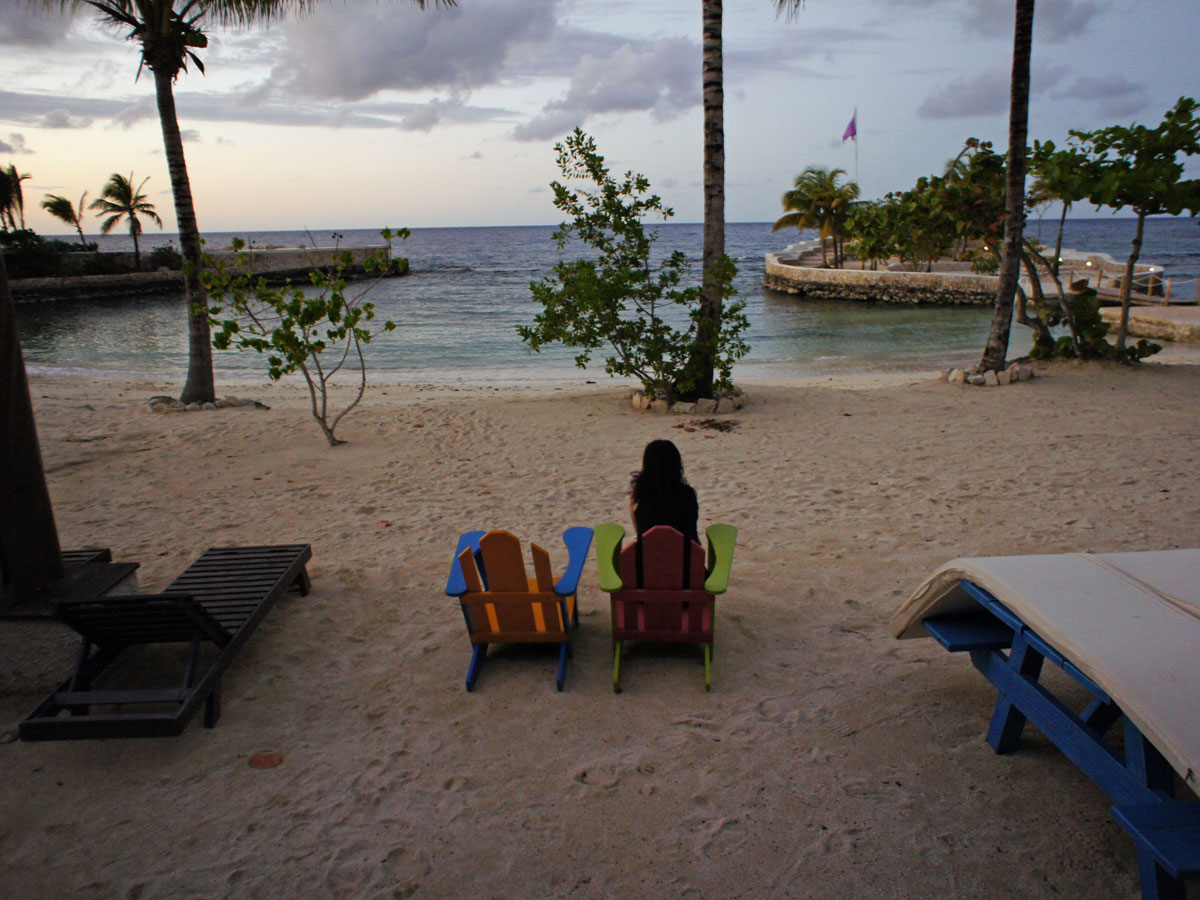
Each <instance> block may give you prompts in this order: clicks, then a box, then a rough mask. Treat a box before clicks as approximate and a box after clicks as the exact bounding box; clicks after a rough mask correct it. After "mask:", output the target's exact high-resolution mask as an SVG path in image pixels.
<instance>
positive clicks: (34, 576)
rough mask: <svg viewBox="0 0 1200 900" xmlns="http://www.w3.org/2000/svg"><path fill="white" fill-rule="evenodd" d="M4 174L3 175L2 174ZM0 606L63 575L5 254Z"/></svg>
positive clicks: (0, 356) (0, 350) (0, 292)
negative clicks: (6, 269)
mask: <svg viewBox="0 0 1200 900" xmlns="http://www.w3.org/2000/svg"><path fill="white" fill-rule="evenodd" d="M0 174H2V173H0ZM0 460H3V466H4V471H3V473H2V477H0V608H3V607H4V606H6V605H7V604H9V603H11V602H12V601H13V600H14V598H15V597H19V596H20V595H22V594H30V593H34V592H36V591H39V590H42V589H43V588H45V587H46V586H47V585H49V584H51V583H53V582H54V581H55V580H57V579H59V578H61V577H62V574H63V568H62V554H61V552H60V549H59V545H58V531H57V529H55V527H54V512H53V510H52V509H51V506H50V493H49V491H48V490H47V488H46V475H45V470H44V469H43V468H42V452H41V449H40V448H39V447H38V440H37V426H36V425H35V424H34V420H33V404H32V403H31V401H30V398H29V382H28V381H27V380H26V378H25V363H24V360H23V359H22V358H21V342H20V340H19V339H18V338H17V317H16V312H15V311H14V309H13V303H12V297H11V295H10V294H9V290H8V275H7V274H6V272H5V269H4V254H3V253H0Z"/></svg>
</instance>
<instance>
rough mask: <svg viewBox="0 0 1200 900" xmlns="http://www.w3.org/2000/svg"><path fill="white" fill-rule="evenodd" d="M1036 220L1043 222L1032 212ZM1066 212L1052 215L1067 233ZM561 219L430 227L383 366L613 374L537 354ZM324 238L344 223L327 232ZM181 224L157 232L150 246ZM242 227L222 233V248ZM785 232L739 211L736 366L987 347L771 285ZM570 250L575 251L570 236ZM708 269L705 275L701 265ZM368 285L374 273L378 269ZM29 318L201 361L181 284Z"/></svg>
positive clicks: (966, 358)
mask: <svg viewBox="0 0 1200 900" xmlns="http://www.w3.org/2000/svg"><path fill="white" fill-rule="evenodd" d="M1030 227H1031V228H1035V227H1036V222H1031V223H1030ZM1053 228H1054V226H1053V225H1052V224H1050V223H1049V222H1047V223H1045V224H1044V225H1043V232H1044V234H1043V239H1044V240H1046V241H1047V242H1052V240H1053ZM553 231H554V228H553V227H551V226H530V227H517V228H428V229H417V230H414V231H413V233H412V237H411V238H410V239H409V240H408V241H407V242H405V243H404V244H403V245H399V246H398V248H397V252H398V253H400V254H401V255H404V256H406V257H408V259H409V260H410V262H411V265H412V274H411V275H409V276H408V277H405V278H393V279H387V280H385V281H383V282H381V283H380V284H379V285H378V286H377V287H376V288H375V289H374V291H373V292H372V293H371V295H370V299H371V300H372V301H373V302H374V303H375V305H376V308H377V311H378V313H379V314H380V316H382V317H383V318H387V319H391V320H393V321H395V322H396V323H397V326H398V327H397V329H396V331H394V332H392V333H391V334H387V335H382V336H380V337H378V338H377V339H376V340H375V341H373V342H372V343H371V344H370V345H369V347H368V354H369V356H368V365H369V367H370V369H371V373H372V376H371V377H372V380H374V381H377V382H406V383H412V382H463V383H484V382H496V381H499V382H505V383H536V382H544V381H561V380H566V381H583V380H585V379H600V378H603V377H605V376H604V372H603V366H602V364H595V363H593V365H592V366H591V367H589V369H588V370H587V371H586V372H585V371H581V370H579V369H577V368H575V366H574V362H573V357H574V354H573V352H572V351H570V350H567V349H566V348H561V347H552V348H548V349H545V350H543V351H542V352H541V353H539V354H533V353H530V352H529V351H528V350H527V349H526V348H525V346H524V345H523V344H522V343H521V341H520V340H519V338H518V337H517V334H516V331H515V328H516V326H517V325H518V324H527V323H528V322H530V321H531V320H532V318H533V316H534V315H535V314H536V313H537V311H538V306H537V305H536V304H535V303H534V302H533V301H532V299H531V298H530V294H529V282H530V281H534V280H540V279H541V278H542V277H543V276H545V275H547V274H548V273H549V270H550V268H551V266H553V264H554V262H555V260H556V259H557V258H558V251H557V249H556V247H555V245H554V243H553V241H552V240H551V234H552V232H553ZM659 233H660V241H659V244H658V246H659V247H660V248H661V249H662V250H663V251H669V250H672V249H675V248H678V249H682V250H683V251H684V252H685V253H686V254H687V255H688V257H689V258H690V259H691V260H692V261H693V263H694V267H695V270H696V272H697V273H698V270H699V256H700V244H701V226H700V225H664V226H659ZM1132 234H1133V220H1128V219H1105V220H1073V221H1070V222H1068V231H1067V237H1066V240H1065V242H1064V244H1065V246H1068V247H1071V248H1073V249H1077V250H1087V251H1092V252H1105V253H1109V254H1111V255H1113V256H1114V257H1116V258H1122V256H1123V255H1124V254H1126V253H1127V252H1128V241H1129V240H1130V239H1131V238H1132ZM243 236H244V237H247V238H248V239H251V240H253V242H254V243H255V244H256V245H258V246H280V247H289V246H291V247H294V246H300V245H302V244H306V243H307V242H308V236H307V235H306V234H305V232H302V231H294V232H251V233H248V234H245V235H243ZM313 236H314V237H315V238H316V239H317V240H318V241H319V242H321V243H331V238H332V235H331V234H330V233H328V232H321V231H316V232H314V234H313ZM172 237H173V236H172V235H157V234H156V235H147V236H145V237H144V238H143V240H142V243H143V248H144V249H145V248H146V247H147V246H150V247H152V246H154V245H155V244H156V243H166V242H168V241H169V240H170V239H171V238H172ZM231 237H232V235H229V234H210V235H208V236H207V239H208V242H209V245H210V246H213V247H220V246H224V245H226V244H228V242H229V239H230V238H231ZM796 238H797V236H796V234H795V233H794V232H793V233H790V234H789V233H784V232H781V233H778V234H772V233H771V229H770V225H769V224H765V223H745V224H733V225H729V226H728V229H727V237H726V251H727V252H728V253H729V255H730V256H731V257H733V259H734V260H735V262H736V263H737V265H738V268H739V274H738V278H737V281H736V282H735V286H736V287H737V289H738V294H739V297H740V298H741V299H743V300H745V301H746V304H747V315H748V316H749V319H750V325H751V327H750V331H749V334H748V340H749V342H750V346H751V352H750V355H749V356H748V357H747V358H746V359H745V360H743V361H742V362H741V363H739V364H738V366H737V368H736V369H735V373H734V374H735V377H745V378H771V377H785V378H786V377H795V376H814V375H824V374H839V375H840V374H869V373H878V372H892V371H905V370H929V369H936V368H945V367H948V366H951V365H961V364H971V363H974V362H976V361H977V360H978V358H979V356H980V354H981V352H982V348H983V343H984V339H985V337H986V335H987V329H988V323H989V321H990V315H991V313H990V310H988V309H983V308H978V309H955V308H934V307H923V308H901V307H895V306H889V305H886V304H869V303H850V302H828V301H813V300H804V299H799V298H796V297H792V296H790V295H787V294H780V293H776V292H774V291H769V290H766V289H765V288H763V286H762V279H763V254H764V253H765V252H769V251H774V250H781V249H783V247H785V246H786V245H787V244H789V243H791V242H793V241H794V240H796ZM338 240H340V242H341V243H342V244H343V245H346V246H360V245H370V244H373V243H378V242H379V235H378V232H377V231H374V230H361V231H348V232H342V233H341V234H340V235H339V237H338ZM102 241H103V243H102V249H113V250H117V249H125V246H126V245H127V244H129V239H128V237H120V236H115V235H114V236H109V237H107V238H104V239H102ZM566 255H567V256H568V257H572V256H573V255H575V251H572V249H571V248H568V251H567V254H566ZM1143 260H1144V261H1148V262H1154V263H1157V264H1161V265H1165V266H1167V268H1168V274H1170V275H1173V276H1176V277H1184V276H1187V275H1189V274H1190V276H1191V277H1192V278H1194V277H1195V275H1196V274H1197V273H1198V272H1200V229H1197V227H1196V224H1195V223H1194V222H1191V221H1187V220H1153V221H1151V222H1149V223H1148V226H1147V237H1146V242H1145V247H1144V250H1143ZM697 277H698V274H697ZM361 284H364V285H365V284H366V283H365V282H363V283H361ZM17 318H18V327H19V331H20V336H21V342H22V346H23V349H24V353H25V359H26V363H27V365H28V366H29V369H30V371H32V372H62V371H69V372H81V373H83V372H101V373H114V374H117V373H129V374H139V375H147V376H151V377H160V376H165V375H170V376H173V377H174V376H178V374H179V373H182V372H184V371H185V370H186V367H187V340H186V330H185V304H184V301H183V298H182V296H180V295H178V294H168V295H165V296H159V297H143V298H134V299H111V300H88V301H79V300H72V301H66V300H60V301H53V300H51V301H39V302H27V303H19V304H17ZM1029 344H1030V337H1029V332H1028V330H1027V329H1025V328H1022V327H1020V326H1014V327H1013V339H1012V353H1011V355H1013V356H1016V355H1019V354H1020V353H1023V352H1024V351H1025V350H1026V349H1028V347H1029ZM214 356H215V363H214V364H215V366H216V369H217V371H218V378H219V379H225V380H231V379H232V380H237V379H239V378H249V377H258V375H259V373H261V372H262V371H263V368H264V367H263V364H262V361H261V360H260V359H258V357H257V355H256V354H253V353H248V352H238V351H224V352H215V354H214Z"/></svg>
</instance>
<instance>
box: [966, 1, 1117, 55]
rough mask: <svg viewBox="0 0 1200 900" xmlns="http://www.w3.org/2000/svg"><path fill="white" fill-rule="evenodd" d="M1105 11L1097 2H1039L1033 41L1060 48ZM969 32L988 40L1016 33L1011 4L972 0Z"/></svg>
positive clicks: (969, 10) (968, 14)
mask: <svg viewBox="0 0 1200 900" xmlns="http://www.w3.org/2000/svg"><path fill="white" fill-rule="evenodd" d="M1102 11H1103V5H1102V4H1101V3H1099V2H1097V0H1038V4H1037V12H1036V14H1035V15H1034V18H1033V39H1034V40H1035V41H1041V40H1045V41H1047V42H1049V43H1051V44H1061V43H1063V42H1064V41H1067V40H1069V39H1071V38H1077V37H1079V36H1081V35H1083V34H1085V33H1086V32H1087V29H1088V26H1089V25H1090V24H1091V23H1092V20H1093V19H1095V18H1096V16H1097V15H1099V14H1100V13H1101V12H1102ZM962 23H963V27H964V28H965V29H966V30H967V31H972V32H975V33H976V34H982V35H985V36H988V37H990V36H993V35H1006V36H1008V37H1009V39H1010V40H1011V36H1012V30H1013V4H1012V0H971V2H970V3H968V4H967V8H966V10H965V11H964V12H963V13H962Z"/></svg>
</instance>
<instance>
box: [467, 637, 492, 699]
mask: <svg viewBox="0 0 1200 900" xmlns="http://www.w3.org/2000/svg"><path fill="white" fill-rule="evenodd" d="M487 648H488V645H487V644H476V645H475V649H474V651H472V653H471V664H470V665H469V666H467V691H468V692H470V691H473V690H475V681H476V680H477V679H478V678H479V670H480V669H482V668H483V658H484V657H485V656H487Z"/></svg>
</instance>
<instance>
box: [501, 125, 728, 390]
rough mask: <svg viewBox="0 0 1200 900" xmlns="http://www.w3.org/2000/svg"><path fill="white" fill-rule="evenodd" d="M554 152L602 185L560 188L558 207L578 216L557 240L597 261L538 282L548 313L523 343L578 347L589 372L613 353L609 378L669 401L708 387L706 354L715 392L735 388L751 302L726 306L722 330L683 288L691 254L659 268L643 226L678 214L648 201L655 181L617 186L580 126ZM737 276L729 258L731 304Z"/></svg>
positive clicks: (567, 166) (633, 178) (568, 169)
mask: <svg viewBox="0 0 1200 900" xmlns="http://www.w3.org/2000/svg"><path fill="white" fill-rule="evenodd" d="M554 149H555V150H556V152H557V153H558V167H559V170H560V171H561V172H562V174H563V177H564V178H568V179H575V180H582V181H586V182H590V183H591V184H592V185H593V186H594V190H591V191H586V190H578V191H576V190H571V189H570V188H568V187H567V186H566V185H564V184H562V183H561V182H558V181H554V182H552V183H551V185H550V187H551V188H552V190H553V191H554V205H555V206H556V207H557V208H558V209H559V210H560V211H561V212H563V213H564V214H566V215H567V216H569V217H570V218H571V221H569V222H564V223H562V224H561V225H560V226H559V229H558V231H556V232H555V233H554V240H555V241H556V243H557V244H558V247H559V249H560V250H562V249H565V248H566V246H567V244H568V242H569V241H570V239H571V238H572V237H575V238H577V239H578V240H579V241H581V242H582V243H584V244H586V245H587V246H588V247H590V248H592V249H593V250H594V251H595V254H596V256H595V258H590V259H577V260H574V261H570V262H567V261H561V262H559V263H558V264H557V265H556V266H555V267H554V274H553V276H550V277H547V278H545V279H543V280H542V281H541V282H532V283H531V284H530V290H531V291H532V293H533V299H534V300H535V301H537V302H538V303H539V304H540V305H541V307H542V311H541V312H540V313H538V314H537V316H535V317H534V320H533V324H532V325H528V326H525V325H521V326H518V327H517V332H518V334H520V336H521V339H522V340H524V341H525V343H527V344H528V345H529V347H530V348H531V349H533V350H534V351H537V350H540V349H541V348H542V347H543V346H544V345H546V344H550V343H554V342H561V343H563V344H565V345H567V346H569V347H575V348H578V349H579V350H580V352H579V354H578V355H577V356H576V357H575V362H576V364H577V365H578V366H579V367H580V368H582V367H584V366H586V365H587V363H588V361H589V360H590V359H591V357H592V354H593V353H594V352H596V351H597V350H600V349H601V348H603V347H605V346H607V348H608V351H609V352H608V355H607V356H605V358H604V369H605V371H606V372H607V373H608V374H609V375H614V376H633V377H636V378H638V379H639V380H640V381H641V382H642V386H643V388H644V389H645V390H646V392H647V393H648V394H653V395H656V396H660V397H663V398H666V399H670V400H675V399H685V400H693V399H696V397H697V391H698V389H699V386H700V385H701V383H702V379H701V377H700V374H701V373H698V372H697V371H696V368H695V366H694V365H691V364H690V363H691V360H692V359H693V358H695V357H696V356H697V353H696V351H697V348H698V347H702V349H704V350H706V351H707V355H708V356H710V357H711V358H712V359H713V361H714V367H715V374H716V378H715V386H716V387H717V388H728V387H730V386H731V381H730V375H731V372H732V369H733V364H734V362H735V361H736V360H737V359H740V358H741V357H742V356H744V355H745V354H746V353H747V351H748V350H749V347H748V346H747V344H746V343H745V341H744V340H743V339H742V334H743V333H744V332H745V329H746V328H747V327H748V325H749V323H748V321H747V319H746V316H745V313H744V312H743V309H744V306H745V304H743V303H740V302H739V303H733V304H731V305H729V306H727V307H725V309H724V312H723V315H722V317H721V319H720V322H719V325H717V326H716V327H714V326H713V323H712V320H711V319H710V318H709V317H708V316H706V315H705V314H704V312H703V311H702V309H701V297H700V288H699V287H681V286H680V285H681V284H682V283H683V281H684V279H685V278H686V277H687V274H688V271H689V266H688V263H687V259H686V258H685V256H684V254H683V253H682V252H681V251H678V250H676V251H675V252H673V253H671V254H670V255H669V256H667V257H666V258H665V259H664V260H662V262H660V263H658V264H657V265H655V264H653V263H652V262H651V249H652V246H653V243H654V241H655V236H654V235H649V234H647V233H646V230H645V228H644V227H643V224H642V219H643V217H645V216H647V215H650V214H654V215H658V216H661V217H662V218H663V219H669V218H670V217H671V215H672V214H673V213H672V211H671V210H670V209H669V208H667V207H664V206H663V204H662V200H661V198H659V197H658V196H657V195H654V194H650V193H649V191H650V183H649V181H647V179H646V178H645V177H644V176H642V175H636V174H634V173H632V172H627V173H625V175H624V177H623V178H622V179H621V180H620V181H618V180H616V179H614V178H613V177H612V175H611V174H610V172H609V170H608V168H607V166H605V164H604V157H602V156H601V155H600V154H599V153H598V152H597V151H596V144H595V141H594V140H593V139H592V138H591V137H589V136H588V135H586V134H584V132H583V131H581V130H580V129H578V128H577V129H575V132H574V133H573V134H572V135H570V136H569V137H567V138H566V140H565V141H564V142H563V143H560V144H556V145H555V148H554ZM736 273H737V269H736V267H735V266H734V264H733V262H732V260H730V259H729V258H728V257H725V256H723V257H722V259H721V263H720V265H719V266H718V267H717V268H716V270H715V271H714V273H713V275H712V284H713V285H714V286H715V288H716V289H717V290H718V291H719V293H720V295H721V297H722V298H729V297H732V296H733V295H734V290H733V286H732V282H733V278H734V275H735V274H736ZM672 323H674V325H673V324H672Z"/></svg>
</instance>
